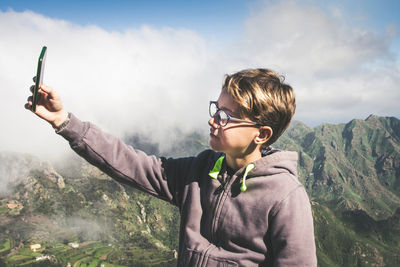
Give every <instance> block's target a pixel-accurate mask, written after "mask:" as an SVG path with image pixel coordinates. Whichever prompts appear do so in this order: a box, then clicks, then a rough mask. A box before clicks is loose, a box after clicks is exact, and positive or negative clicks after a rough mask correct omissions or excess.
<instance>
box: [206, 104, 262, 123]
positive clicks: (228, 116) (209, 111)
mask: <svg viewBox="0 0 400 267" xmlns="http://www.w3.org/2000/svg"><path fill="white" fill-rule="evenodd" d="M211 105H215V107H216V108H217V111H216V112H215V113H214V115H213V114H211ZM221 112H223V113H225V114H226V117H227V118H228V119H227V121H226V123H225V124H224V125H222V123H221V120H220V118H221V116H218V117H217V118H218V119H217V124H218V125H219V126H221V127H225V126H226V125H228V123H229V122H230V121H232V122H246V123H251V124H254V125H256V126H262V124H260V123H258V122H254V121H248V120H243V119H240V118H236V117H233V116H231V115H229V114H228V113H226V111H225V110H223V109H220V108H219V107H218V101H210V105H209V106H208V113H209V114H210V116H211V118H214V117H215V115H217V113H221Z"/></svg>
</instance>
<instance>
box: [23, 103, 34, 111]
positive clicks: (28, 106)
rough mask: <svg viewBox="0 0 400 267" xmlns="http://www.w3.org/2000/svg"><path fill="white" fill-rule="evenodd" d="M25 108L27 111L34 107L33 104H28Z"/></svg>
mask: <svg viewBox="0 0 400 267" xmlns="http://www.w3.org/2000/svg"><path fill="white" fill-rule="evenodd" d="M24 107H25V109H29V110H30V109H31V107H32V105H31V104H29V103H26V104H25V105H24Z"/></svg>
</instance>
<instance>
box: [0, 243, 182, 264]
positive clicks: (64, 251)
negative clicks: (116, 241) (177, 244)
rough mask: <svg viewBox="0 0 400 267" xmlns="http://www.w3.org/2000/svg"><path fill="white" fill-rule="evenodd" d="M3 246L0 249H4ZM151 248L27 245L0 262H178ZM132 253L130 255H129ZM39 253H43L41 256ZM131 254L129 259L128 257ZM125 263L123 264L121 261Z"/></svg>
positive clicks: (91, 245) (97, 245)
mask: <svg viewBox="0 0 400 267" xmlns="http://www.w3.org/2000/svg"><path fill="white" fill-rule="evenodd" d="M9 242H10V241H9V240H8V241H5V242H3V243H2V244H1V247H3V249H2V250H4V249H6V248H8V249H9ZM2 250H0V251H2ZM155 252H156V251H154V250H151V249H146V250H144V249H141V248H138V247H135V246H130V247H128V248H118V247H115V246H112V245H110V244H104V243H99V242H85V243H82V244H80V245H79V247H78V248H72V247H71V246H68V245H64V244H42V248H41V249H39V250H38V251H37V252H34V251H32V250H31V249H30V248H28V247H24V248H21V249H18V250H16V251H15V254H14V255H12V256H9V257H8V258H7V259H6V260H4V261H3V262H2V263H1V262H0V266H1V264H4V265H5V266H45V265H46V264H47V265H50V264H51V265H52V266H74V267H89V266H90V267H92V266H93V267H94V266H115V267H118V266H132V264H134V265H135V266H175V265H176V259H175V258H174V257H173V255H172V253H168V252H166V253H161V254H160V253H155ZM127 256H129V257H127ZM39 257H42V259H40V258H39ZM128 258H129V259H128ZM121 263H122V264H121Z"/></svg>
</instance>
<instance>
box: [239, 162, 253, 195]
mask: <svg viewBox="0 0 400 267" xmlns="http://www.w3.org/2000/svg"><path fill="white" fill-rule="evenodd" d="M255 166H256V165H254V164H253V163H250V164H249V165H247V167H246V170H245V171H244V174H243V180H242V186H241V187H240V191H242V192H244V191H246V190H247V186H246V178H247V175H248V174H249V172H250V171H251V170H252V169H254V167H255Z"/></svg>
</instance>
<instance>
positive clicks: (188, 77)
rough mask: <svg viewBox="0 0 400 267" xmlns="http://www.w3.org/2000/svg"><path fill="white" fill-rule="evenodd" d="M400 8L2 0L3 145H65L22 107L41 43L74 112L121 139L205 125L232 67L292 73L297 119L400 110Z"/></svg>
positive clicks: (354, 3)
mask: <svg viewBox="0 0 400 267" xmlns="http://www.w3.org/2000/svg"><path fill="white" fill-rule="evenodd" d="M398 14H400V1H372V0H349V1H345V0H339V1H333V0H332V1H312V0H303V1H295V0H291V1H284V0H248V1H239V0H222V1H121V0H116V1H25V0H24V1H18V0H14V1H9V0H0V36H1V38H0V51H2V52H3V54H2V57H1V58H2V60H0V84H1V85H2V87H1V88H2V89H0V90H2V98H3V103H4V104H3V105H1V106H0V112H1V113H2V114H14V115H13V116H11V117H10V116H7V117H6V116H2V117H0V123H1V124H2V125H9V127H7V128H6V129H3V130H2V131H1V132H0V138H1V139H2V140H8V138H9V137H10V136H11V137H13V138H11V140H10V142H3V143H0V151H1V150H10V149H16V150H19V151H24V152H26V151H35V152H37V151H38V150H40V149H42V148H43V143H46V144H50V145H48V146H47V147H49V149H47V150H46V151H44V152H47V154H50V155H53V154H54V153H55V151H59V149H60V147H63V148H66V146H65V144H64V143H63V142H62V140H60V138H58V137H56V136H54V134H53V133H52V131H51V129H50V130H49V128H48V126H47V124H45V123H43V122H42V121H40V120H38V119H34V118H33V117H32V114H30V113H29V112H26V111H25V110H24V109H23V108H21V106H23V104H24V101H25V99H26V97H27V96H28V95H29V93H28V94H27V90H28V88H29V86H30V85H31V84H32V82H31V77H32V76H33V75H34V73H35V71H36V70H35V68H36V62H37V57H38V54H39V52H40V49H41V46H42V45H46V46H47V47H48V55H47V62H46V70H45V78H44V82H45V83H47V84H49V85H51V86H53V87H54V88H55V89H56V90H57V91H58V92H59V93H60V94H61V96H62V98H63V101H64V104H65V106H66V108H67V109H68V110H69V111H71V112H73V113H74V114H76V115H78V116H79V117H80V118H81V119H83V120H90V121H92V122H94V123H96V124H98V125H100V126H101V127H102V128H103V129H105V130H106V131H108V132H111V133H113V134H116V135H118V136H124V135H125V134H127V133H129V132H132V131H142V132H145V133H149V132H151V136H152V138H153V139H154V140H157V141H159V142H161V143H170V142H169V141H170V140H165V138H167V137H170V136H171V134H168V131H169V130H168V129H171V128H173V127H179V128H182V130H184V131H189V130H192V129H194V128H196V129H201V130H203V131H205V132H207V131H208V125H207V120H208V113H207V105H208V101H209V100H210V99H216V98H217V97H218V94H219V90H220V87H221V83H222V78H223V76H224V74H226V73H232V72H235V71H238V70H241V69H243V68H253V67H264V68H272V69H273V70H275V71H277V72H278V73H280V74H282V75H284V76H285V77H286V81H287V82H288V83H289V84H291V85H292V86H293V88H294V90H295V93H296V96H297V109H296V114H295V118H294V119H295V120H300V121H302V122H304V123H306V124H307V125H309V126H312V127H314V126H317V125H320V124H322V123H347V122H348V121H350V120H352V119H354V118H356V119H365V118H366V117H368V116H369V115H370V114H376V115H379V116H395V117H397V118H399V117H400V109H399V108H398V102H399V100H400V87H399V84H400V60H399V56H400V52H399V51H400V35H399V29H400V16H399V15H398ZM15 120H17V121H18V122H24V129H25V128H28V129H31V134H32V135H33V137H34V139H35V140H37V142H30V139H29V138H26V133H25V132H24V131H22V130H21V123H15ZM166 133H167V134H166ZM163 138H164V139H163ZM66 149H67V148H66Z"/></svg>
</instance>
